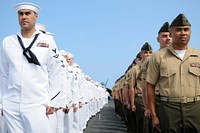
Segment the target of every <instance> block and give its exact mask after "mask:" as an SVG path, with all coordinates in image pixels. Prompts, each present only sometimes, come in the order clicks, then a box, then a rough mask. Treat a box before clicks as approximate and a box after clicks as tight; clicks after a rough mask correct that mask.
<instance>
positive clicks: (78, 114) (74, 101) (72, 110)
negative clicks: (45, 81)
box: [0, 28, 108, 133]
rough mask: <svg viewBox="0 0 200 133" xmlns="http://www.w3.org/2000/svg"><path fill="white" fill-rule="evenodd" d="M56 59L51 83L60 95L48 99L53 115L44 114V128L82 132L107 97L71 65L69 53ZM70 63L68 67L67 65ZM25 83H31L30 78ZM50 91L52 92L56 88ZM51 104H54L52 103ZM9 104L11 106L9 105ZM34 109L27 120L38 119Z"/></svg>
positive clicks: (2, 130)
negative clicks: (55, 74) (57, 67)
mask: <svg viewBox="0 0 200 133" xmlns="http://www.w3.org/2000/svg"><path fill="white" fill-rule="evenodd" d="M39 30H40V31H39ZM36 32H37V33H40V34H49V35H52V34H50V33H49V32H46V31H45V32H41V29H39V28H38V29H37V31H36ZM59 55H62V56H59V60H60V62H61V66H62V68H61V70H60V71H61V72H60V77H56V78H54V79H51V80H56V81H57V82H59V83H60V84H61V86H58V87H60V89H59V90H60V91H59V93H58V94H57V95H55V96H54V97H52V103H53V104H52V106H53V107H54V111H53V114H48V120H45V121H44V125H45V122H49V123H50V125H51V133H82V132H83V130H84V129H85V128H86V124H87V122H88V120H89V118H90V117H92V116H94V115H95V114H96V113H97V112H99V111H100V109H102V108H103V106H104V105H105V104H106V103H108V93H107V91H106V88H105V87H104V86H102V85H101V84H100V83H98V82H95V81H93V80H92V79H91V78H90V77H89V76H87V75H85V74H84V73H83V72H82V70H81V69H80V68H79V66H78V65H77V64H76V63H73V55H72V54H71V53H68V52H66V51H65V50H60V52H59ZM70 59H71V63H70V62H69V61H70ZM52 75H53V74H52ZM30 76H31V75H30ZM38 76H39V75H38ZM27 80H31V77H30V79H27ZM1 83H2V82H1ZM2 84H3V83H2ZM54 87H55V88H56V87H57V86H54ZM27 99H28V98H27ZM53 101H56V103H54V102H53ZM12 103H14V102H13V101H12ZM11 106H13V105H11V104H10V107H11ZM27 106H28V104H27ZM36 107H37V106H36ZM35 109H37V108H34V107H33V111H32V114H30V115H29V117H30V118H31V117H32V118H33V119H34V117H38V115H37V114H34V110H35ZM12 117H14V116H10V118H9V119H10V121H12ZM23 119H24V118H23ZM41 120H42V119H41ZM10 125H13V126H14V127H13V129H12V131H11V132H14V131H16V132H17V130H15V129H17V128H18V127H17V126H18V125H17V124H15V123H14V122H13V123H12V124H10ZM24 125H26V123H24ZM27 125H28V124H27ZM44 125H31V123H30V124H29V126H30V127H28V128H26V131H24V132H26V133H29V128H30V131H32V130H31V128H32V127H31V126H35V127H34V128H37V126H38V131H37V133H40V132H41V133H42V129H41V127H43V126H44ZM7 132H8V130H7V125H6V124H5V120H4V116H3V115H2V116H0V133H7ZM35 133H36V132H35Z"/></svg>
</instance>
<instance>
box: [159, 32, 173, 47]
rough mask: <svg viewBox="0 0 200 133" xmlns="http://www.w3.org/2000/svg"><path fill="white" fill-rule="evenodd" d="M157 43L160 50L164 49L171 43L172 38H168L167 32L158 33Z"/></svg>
mask: <svg viewBox="0 0 200 133" xmlns="http://www.w3.org/2000/svg"><path fill="white" fill-rule="evenodd" d="M157 41H158V42H159V43H160V48H164V47H167V46H169V45H170V44H171V43H172V38H171V37H170V35H169V32H160V33H159V34H158V38H157Z"/></svg>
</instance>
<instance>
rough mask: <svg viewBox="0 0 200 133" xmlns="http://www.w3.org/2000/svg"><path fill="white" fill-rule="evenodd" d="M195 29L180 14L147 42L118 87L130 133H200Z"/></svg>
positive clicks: (118, 105) (117, 100)
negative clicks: (155, 47)
mask: <svg viewBox="0 0 200 133" xmlns="http://www.w3.org/2000/svg"><path fill="white" fill-rule="evenodd" d="M190 36H191V24H190V22H189V21H188V19H187V18H186V17H185V15H184V14H183V13H180V14H179V15H178V16H177V17H176V18H175V19H174V20H173V21H172V23H171V24H169V23H168V22H165V23H164V24H163V25H162V27H161V28H160V30H159V31H158V37H157V41H158V43H159V45H160V49H159V50H158V51H156V52H154V53H153V54H152V52H153V50H152V47H151V45H150V44H149V43H148V42H146V43H145V44H144V45H143V46H142V48H141V51H140V52H139V53H138V54H137V56H136V58H135V59H134V60H133V62H132V64H131V65H130V66H129V67H128V69H127V70H126V71H125V73H124V74H123V75H122V76H121V77H119V78H118V79H117V80H116V82H115V85H114V86H113V88H112V95H113V96H114V101H115V112H116V113H117V114H119V115H120V116H121V118H122V120H124V121H125V123H126V126H127V128H128V132H129V133H159V132H161V133H200V113H199V111H200V51H199V50H197V49H194V48H192V47H191V46H189V45H188V42H189V40H190Z"/></svg>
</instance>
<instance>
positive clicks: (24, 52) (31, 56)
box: [17, 33, 40, 66]
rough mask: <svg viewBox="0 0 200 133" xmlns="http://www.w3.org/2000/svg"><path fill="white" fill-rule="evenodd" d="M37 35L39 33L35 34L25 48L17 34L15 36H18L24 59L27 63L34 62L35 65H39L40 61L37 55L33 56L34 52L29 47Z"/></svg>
mask: <svg viewBox="0 0 200 133" xmlns="http://www.w3.org/2000/svg"><path fill="white" fill-rule="evenodd" d="M38 36H39V33H38V34H36V35H35V37H34V39H33V41H32V42H31V44H30V45H29V46H28V47H27V48H25V47H24V44H23V42H22V39H21V38H20V37H19V36H18V35H17V38H18V41H19V43H20V45H21V47H22V49H23V55H24V56H25V57H26V59H27V60H28V62H29V63H34V64H36V65H39V66H40V62H39V61H38V59H37V57H36V56H35V54H34V53H33V52H32V51H31V50H30V49H31V47H32V46H33V44H34V43H35V41H36V39H37V38H38ZM26 52H28V53H29V55H30V57H29V56H28V55H27V53H26Z"/></svg>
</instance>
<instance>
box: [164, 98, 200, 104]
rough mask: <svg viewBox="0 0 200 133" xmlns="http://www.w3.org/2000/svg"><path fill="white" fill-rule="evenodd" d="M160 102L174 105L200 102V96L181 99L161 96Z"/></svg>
mask: <svg viewBox="0 0 200 133" xmlns="http://www.w3.org/2000/svg"><path fill="white" fill-rule="evenodd" d="M160 100H161V101H164V102H173V103H191V102H196V101H200V96H196V97H186V96H183V97H180V98H172V97H164V96H160Z"/></svg>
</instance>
